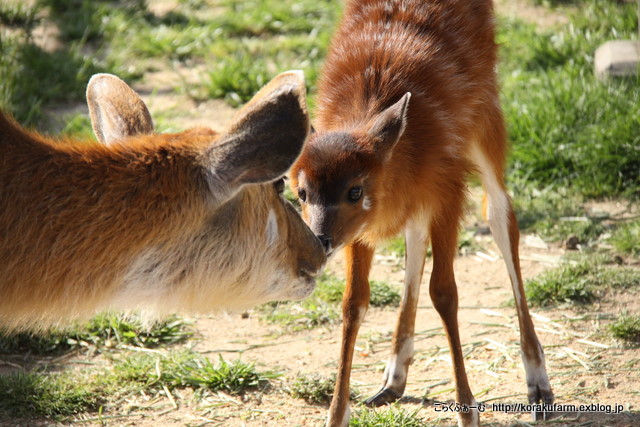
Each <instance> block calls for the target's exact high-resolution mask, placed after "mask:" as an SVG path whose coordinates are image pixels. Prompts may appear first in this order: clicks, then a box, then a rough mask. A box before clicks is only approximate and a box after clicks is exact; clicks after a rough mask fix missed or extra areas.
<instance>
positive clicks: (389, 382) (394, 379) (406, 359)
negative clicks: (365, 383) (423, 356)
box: [384, 337, 413, 390]
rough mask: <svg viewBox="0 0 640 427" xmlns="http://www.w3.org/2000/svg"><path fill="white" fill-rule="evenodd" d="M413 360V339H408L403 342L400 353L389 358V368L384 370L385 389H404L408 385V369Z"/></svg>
mask: <svg viewBox="0 0 640 427" xmlns="http://www.w3.org/2000/svg"><path fill="white" fill-rule="evenodd" d="M412 358H413V337H407V338H405V340H404V341H403V342H402V344H401V347H400V351H399V352H398V353H393V354H391V356H390V357H389V361H388V362H387V366H386V367H385V368H384V378H385V379H386V384H385V385H384V386H385V388H391V389H394V390H395V389H397V388H402V389H404V386H405V384H406V383H407V367H408V366H409V363H411V359H412Z"/></svg>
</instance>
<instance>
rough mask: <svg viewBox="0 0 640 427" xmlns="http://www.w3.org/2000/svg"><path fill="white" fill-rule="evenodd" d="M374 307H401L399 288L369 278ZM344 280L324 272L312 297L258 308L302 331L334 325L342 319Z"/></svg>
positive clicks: (270, 320) (277, 321) (269, 317)
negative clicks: (341, 303)
mask: <svg viewBox="0 0 640 427" xmlns="http://www.w3.org/2000/svg"><path fill="white" fill-rule="evenodd" d="M369 285H370V289H371V298H370V301H369V305H370V306H372V307H397V306H398V305H399V304H400V299H401V296H400V292H399V290H398V289H397V288H396V287H394V286H392V285H390V284H388V283H386V282H381V281H377V280H370V281H369ZM344 287H345V284H344V279H341V278H339V277H336V276H334V275H332V274H328V273H323V274H322V275H321V276H320V277H319V278H318V280H317V281H316V289H315V290H314V291H313V293H312V294H311V296H310V297H308V298H306V299H304V300H302V301H295V302H273V303H268V304H264V305H262V306H260V307H258V309H257V311H258V312H259V313H260V315H261V316H262V318H263V319H264V320H265V321H266V322H268V323H273V324H278V325H282V326H283V327H285V328H286V329H287V330H290V331H299V330H304V329H311V328H315V327H318V326H323V325H330V324H334V323H337V322H338V321H339V320H340V302H341V301H342V295H343V293H344Z"/></svg>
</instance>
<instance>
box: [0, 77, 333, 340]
mask: <svg viewBox="0 0 640 427" xmlns="http://www.w3.org/2000/svg"><path fill="white" fill-rule="evenodd" d="M87 98H88V102H89V107H90V112H91V117H92V119H93V125H94V130H95V133H96V135H97V137H98V139H99V140H100V141H101V142H102V143H95V142H90V141H70V140H64V141H58V140H54V139H51V138H47V137H44V136H42V135H39V134H36V133H34V132H30V131H27V130H25V129H23V128H21V127H20V126H19V125H18V124H16V123H15V122H14V121H13V120H11V119H9V118H8V117H7V116H5V115H4V114H2V113H0V328H2V329H8V330H20V329H34V328H36V329H37V328H44V327H48V326H50V325H52V324H57V323H61V322H67V321H69V320H72V319H77V318H83V317H87V316H89V315H91V314H93V313H95V312H96V311H97V310H104V309H127V310H129V309H137V310H143V311H146V312H156V313H160V314H162V313H169V312H173V311H195V312H200V311H211V310H220V309H242V308H247V307H250V306H253V305H255V304H258V303H262V302H266V301H272V300H283V299H300V298H304V297H306V296H307V295H309V294H310V293H311V291H312V290H313V288H314V286H315V279H314V277H315V276H316V274H317V273H318V271H319V270H320V269H321V267H322V266H323V265H324V262H325V255H324V251H323V249H322V246H321V244H320V242H319V240H318V239H317V237H316V236H315V235H314V234H313V233H312V232H311V231H310V230H309V228H308V227H307V226H306V225H305V223H304V222H303V221H302V219H301V218H300V217H299V215H298V214H297V212H296V211H295V209H294V208H293V207H292V206H291V205H290V204H289V203H288V202H287V201H285V200H284V199H283V198H282V196H281V194H280V193H281V191H282V184H283V183H282V181H281V179H280V178H281V177H282V175H283V174H284V173H285V172H286V171H287V170H288V169H289V167H290V166H291V165H292V163H293V162H294V161H295V159H296V158H297V157H298V155H299V154H300V151H301V150H302V147H303V144H304V142H305V140H306V138H307V135H308V131H309V120H308V114H307V109H306V101H305V85H304V77H303V75H302V73H301V72H287V73H283V74H281V75H279V76H278V77H276V78H275V79H274V80H273V81H272V82H271V83H269V84H268V85H267V86H266V87H264V88H263V89H262V90H261V91H260V92H259V93H258V94H257V95H256V96H255V97H254V98H253V99H252V100H251V101H250V102H249V103H248V104H247V105H246V106H245V107H244V108H243V109H242V110H241V111H240V112H239V113H238V115H237V118H236V119H235V121H234V122H233V124H232V125H231V126H230V127H229V128H228V129H227V130H226V131H225V132H223V133H222V134H220V135H218V134H216V133H215V132H213V131H211V130H207V129H193V130H190V131H186V132H184V133H180V134H173V135H157V134H152V132H153V124H152V121H151V117H150V115H149V112H148V110H147V108H146V106H145V105H144V102H142V100H141V99H140V98H139V97H138V96H137V94H136V93H135V92H133V90H131V89H130V88H129V87H128V86H127V85H126V84H125V83H124V82H122V81H121V80H119V79H118V78H117V77H115V76H110V75H105V74H102V75H96V76H94V77H93V78H92V79H91V82H90V84H89V87H88V90H87Z"/></svg>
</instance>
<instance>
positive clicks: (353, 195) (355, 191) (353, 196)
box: [348, 187, 362, 202]
mask: <svg viewBox="0 0 640 427" xmlns="http://www.w3.org/2000/svg"><path fill="white" fill-rule="evenodd" d="M348 197H349V200H350V201H352V202H357V201H358V200H360V197H362V187H351V188H350V189H349V193H348Z"/></svg>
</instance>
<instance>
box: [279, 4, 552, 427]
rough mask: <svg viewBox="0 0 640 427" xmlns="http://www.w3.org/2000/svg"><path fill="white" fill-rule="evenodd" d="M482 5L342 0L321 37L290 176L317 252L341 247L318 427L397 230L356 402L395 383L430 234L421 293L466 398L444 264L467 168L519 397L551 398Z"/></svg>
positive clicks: (490, 26) (384, 393) (344, 371)
mask: <svg viewBox="0 0 640 427" xmlns="http://www.w3.org/2000/svg"><path fill="white" fill-rule="evenodd" d="M492 9H493V6H492V3H491V1H489V0H428V1H418V0H351V1H349V2H348V4H347V5H346V9H345V12H344V16H343V18H342V22H341V24H340V27H339V29H338V31H337V33H336V35H335V37H334V39H333V41H332V44H331V47H330V51H329V54H328V56H327V59H326V62H325V66H324V70H323V73H322V77H321V81H320V84H319V91H318V107H317V112H316V116H317V123H316V129H317V132H316V134H314V135H312V137H311V138H310V141H309V143H308V144H307V146H306V147H305V149H304V150H303V153H302V155H301V157H300V158H299V159H298V161H297V162H296V164H295V165H294V167H293V169H292V172H291V176H292V183H293V187H294V189H295V191H297V193H298V195H299V197H300V199H301V200H302V201H303V203H302V208H303V217H304V218H305V219H306V220H307V222H308V224H309V225H310V227H311V229H312V230H313V231H314V232H315V233H316V234H317V235H318V236H319V237H320V239H321V240H322V242H323V245H324V247H325V249H326V251H327V252H328V253H329V254H330V253H332V252H333V251H335V250H336V249H339V248H342V247H344V248H345V256H346V273H347V285H346V290H345V294H344V299H343V319H344V323H343V344H342V349H341V356H340V365H339V368H338V377H337V381H336V389H335V393H334V397H333V401H332V403H331V408H330V413H329V422H328V424H329V425H331V426H338V425H346V424H347V422H348V418H349V405H348V399H349V372H350V369H351V360H352V356H353V349H354V344H355V340H356V337H357V332H358V328H359V325H360V323H361V321H362V319H363V317H364V314H365V312H366V309H367V306H368V302H369V285H368V275H369V270H370V266H371V261H372V258H373V253H374V248H375V245H376V243H377V242H379V241H380V240H383V239H386V238H389V237H392V236H394V235H396V234H398V233H400V232H404V234H405V238H406V248H407V255H406V277H405V290H404V295H403V300H402V304H401V307H400V313H399V317H398V323H397V326H396V330H395V333H394V336H393V343H392V355H391V357H390V359H389V361H388V363H387V367H386V369H385V373H384V379H383V386H382V389H381V390H380V391H379V392H378V393H377V394H376V395H374V396H373V397H371V398H370V399H368V400H367V403H368V404H370V405H382V404H385V403H389V402H392V401H394V400H396V399H398V398H399V397H400V396H401V395H402V393H403V392H404V388H405V384H406V379H407V372H408V367H409V365H410V363H411V360H412V356H413V334H414V325H415V315H416V308H417V303H418V295H419V290H420V284H421V280H422V272H423V267H424V259H425V255H426V250H427V245H428V244H429V242H430V243H431V246H432V252H433V271H432V274H431V278H430V283H429V293H430V296H431V299H432V301H433V304H434V307H435V308H436V310H437V311H438V313H439V314H440V316H441V318H442V321H443V325H444V328H445V332H446V334H447V338H448V341H449V346H450V351H451V357H452V362H453V367H454V377H455V380H456V389H457V398H456V400H457V401H458V402H459V403H460V404H463V405H467V406H471V407H473V406H475V405H474V404H475V400H474V398H473V394H472V393H471V389H470V387H469V384H468V380H467V377H466V373H465V368H464V359H463V354H462V347H461V342H460V336H459V331H458V323H457V304H458V297H457V288H456V283H455V278H454V272H453V259H454V257H455V255H456V251H457V233H458V228H459V227H460V221H461V218H462V215H463V211H464V201H465V196H466V180H467V178H468V176H469V174H470V173H472V172H474V171H475V172H479V174H480V178H481V180H482V183H483V185H484V187H485V190H486V191H487V195H488V212H487V213H488V219H489V223H490V226H491V229H492V232H493V234H494V237H495V239H496V242H497V244H498V246H499V248H500V250H501V252H502V254H503V257H504V260H505V263H506V265H507V269H508V271H509V275H510V278H511V282H512V285H513V291H514V295H515V297H516V308H517V311H518V316H519V321H520V330H521V348H522V356H523V361H524V364H525V368H526V371H527V385H528V392H529V400H530V401H531V402H540V401H543V402H551V401H552V400H553V394H552V393H551V388H550V385H549V380H548V377H547V373H546V369H545V363H544V353H543V351H542V347H541V346H540V343H539V342H538V339H537V337H536V334H535V331H534V328H533V323H532V321H531V317H530V315H529V312H528V308H527V304H526V300H525V297H524V292H523V287H522V278H521V274H520V267H519V261H518V238H519V237H518V228H517V223H516V218H515V215H514V212H513V209H512V207H511V203H510V200H509V197H508V196H507V193H506V190H505V187H504V160H505V155H506V150H507V141H506V133H505V127H504V121H503V118H502V113H501V110H500V105H499V96H498V87H497V82H496V73H495V67H496V56H497V48H496V45H495V42H494V16H493V10H492ZM459 423H460V425H464V426H471V425H477V424H478V411H477V410H476V409H472V410H470V411H469V412H467V413H462V414H459Z"/></svg>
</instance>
